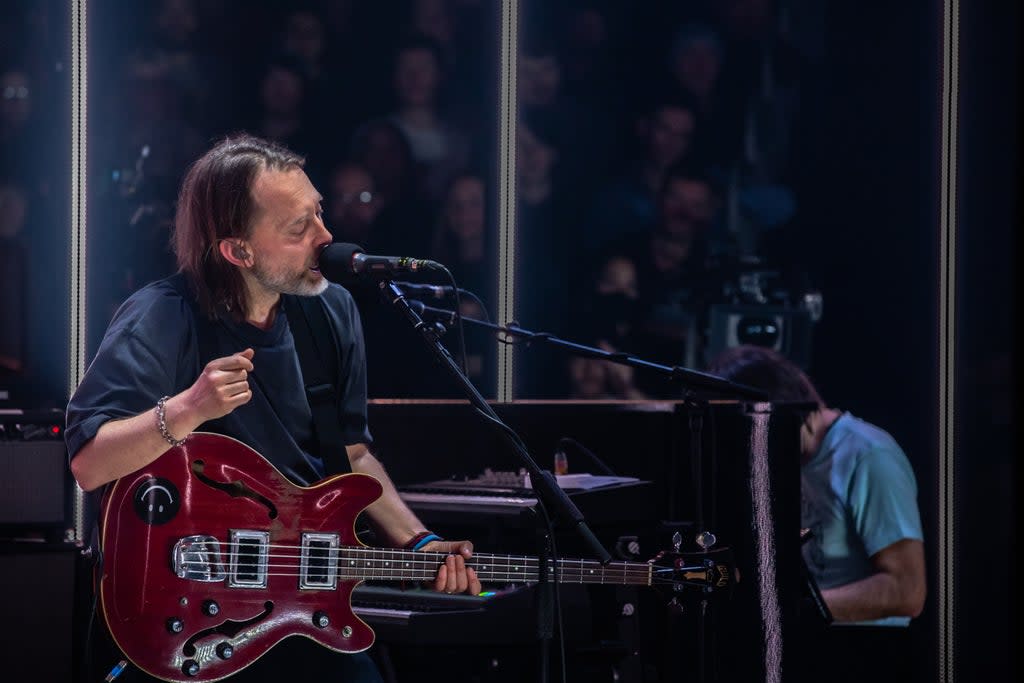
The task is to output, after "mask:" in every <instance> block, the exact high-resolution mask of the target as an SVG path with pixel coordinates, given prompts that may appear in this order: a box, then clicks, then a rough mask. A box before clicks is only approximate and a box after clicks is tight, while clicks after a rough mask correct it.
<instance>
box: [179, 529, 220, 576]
mask: <svg viewBox="0 0 1024 683" xmlns="http://www.w3.org/2000/svg"><path fill="white" fill-rule="evenodd" d="M171 557H172V561H173V564H174V573H175V574H176V575H177V576H178V578H180V579H187V580H189V581H204V582H208V583H215V582H219V581H223V580H224V579H225V578H226V577H227V574H226V573H225V571H224V561H223V560H222V559H221V555H220V541H218V540H217V539H216V538H214V537H213V536H186V537H184V538H182V539H180V540H179V541H178V542H177V543H175V544H174V549H173V550H172V551H171Z"/></svg>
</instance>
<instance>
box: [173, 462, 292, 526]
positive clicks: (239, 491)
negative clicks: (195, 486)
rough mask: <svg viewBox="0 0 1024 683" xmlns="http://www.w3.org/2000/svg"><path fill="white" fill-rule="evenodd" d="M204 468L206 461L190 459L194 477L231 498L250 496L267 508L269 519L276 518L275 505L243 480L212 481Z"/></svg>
mask: <svg viewBox="0 0 1024 683" xmlns="http://www.w3.org/2000/svg"><path fill="white" fill-rule="evenodd" d="M205 469H206V463H205V462H203V461H202V460H193V461H192V474H193V475H194V476H195V478H196V479H198V480H199V481H201V482H203V483H204V484H206V485H207V486H209V487H210V488H214V489H217V490H218V491H223V492H224V493H226V494H228V495H229V496H231V497H232V498H251V499H252V500H254V501H256V502H257V503H259V504H260V505H263V506H264V507H266V508H267V516H268V517H270V519H277V506H276V505H274V503H273V502H272V501H271V500H270V499H269V498H267V497H266V496H262V495H260V494H259V493H256V492H255V491H253V490H252V489H251V488H249V486H248V485H247V484H246V483H245V482H244V481H237V480H235V481H232V482H220V481H214V480H213V479H210V478H209V477H208V476H206V475H205V474H204V473H203V471H204V470H205Z"/></svg>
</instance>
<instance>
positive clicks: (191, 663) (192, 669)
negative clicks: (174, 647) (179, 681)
mask: <svg viewBox="0 0 1024 683" xmlns="http://www.w3.org/2000/svg"><path fill="white" fill-rule="evenodd" d="M181 673H183V674H185V675H186V676H188V677H189V678H191V677H192V676H195V675H196V674H198V673H199V662H197V661H196V660H194V659H186V660H185V663H184V664H182V665H181Z"/></svg>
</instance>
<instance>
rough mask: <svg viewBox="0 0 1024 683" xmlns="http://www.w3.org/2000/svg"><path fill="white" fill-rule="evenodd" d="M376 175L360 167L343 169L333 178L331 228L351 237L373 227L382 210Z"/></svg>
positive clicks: (329, 226) (336, 233) (336, 234)
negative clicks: (377, 197)
mask: <svg viewBox="0 0 1024 683" xmlns="http://www.w3.org/2000/svg"><path fill="white" fill-rule="evenodd" d="M373 190H374V187H373V176H371V175H370V172H369V171H367V170H366V169H365V168H361V167H359V166H343V167H342V168H340V169H338V170H337V171H336V172H335V173H334V175H333V176H332V178H331V203H330V211H329V215H328V218H329V223H328V224H327V227H328V228H330V229H332V230H334V231H335V236H338V234H343V235H344V234H351V233H352V232H353V231H354V230H357V229H358V230H362V229H364V228H365V227H367V226H369V225H371V224H372V223H373V221H374V220H375V219H376V218H377V214H378V213H379V210H380V205H379V202H378V201H377V199H376V197H375V196H374V193H373Z"/></svg>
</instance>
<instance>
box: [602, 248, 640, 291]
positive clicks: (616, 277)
mask: <svg viewBox="0 0 1024 683" xmlns="http://www.w3.org/2000/svg"><path fill="white" fill-rule="evenodd" d="M597 293H598V294H604V295H609V294H623V295H625V296H627V297H629V298H630V299H635V298H637V296H638V295H639V291H638V289H637V280H636V266H635V265H634V264H633V262H632V261H631V260H630V259H628V258H626V257H624V256H614V257H612V258H610V259H608V262H607V263H605V265H604V268H603V269H602V270H601V275H600V277H599V278H598V280H597Z"/></svg>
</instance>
